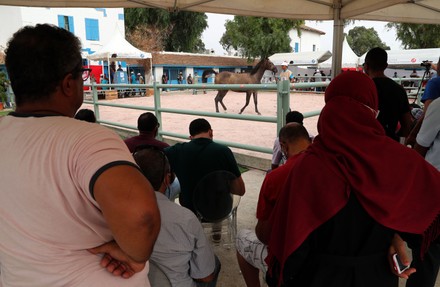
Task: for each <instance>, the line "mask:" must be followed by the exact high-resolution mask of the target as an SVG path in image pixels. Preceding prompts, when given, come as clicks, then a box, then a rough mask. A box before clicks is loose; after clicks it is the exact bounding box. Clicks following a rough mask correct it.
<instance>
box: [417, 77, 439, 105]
mask: <svg viewBox="0 0 440 287" xmlns="http://www.w3.org/2000/svg"><path fill="white" fill-rule="evenodd" d="M439 97H440V77H435V78H432V79H431V80H429V81H428V84H426V87H425V92H424V93H423V96H422V99H421V101H422V103H424V102H425V101H426V100H435V99H437V98H439Z"/></svg>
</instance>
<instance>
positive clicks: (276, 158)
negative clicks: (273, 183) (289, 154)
mask: <svg viewBox="0 0 440 287" xmlns="http://www.w3.org/2000/svg"><path fill="white" fill-rule="evenodd" d="M303 120H304V116H303V114H301V113H300V112H297V111H291V112H288V113H287V114H286V125H287V124H288V123H299V124H301V125H302V124H303ZM285 161H286V158H285V157H284V156H283V154H282V152H281V146H280V141H279V138H276V139H275V141H274V143H273V154H272V170H274V169H276V168H277V167H279V166H280V164H283V163H284V162H285Z"/></svg>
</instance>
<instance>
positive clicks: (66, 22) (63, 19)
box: [58, 15, 75, 33]
mask: <svg viewBox="0 0 440 287" xmlns="http://www.w3.org/2000/svg"><path fill="white" fill-rule="evenodd" d="M58 27H60V28H63V29H65V30H67V31H69V32H71V33H75V31H74V29H73V17H72V16H64V15H58Z"/></svg>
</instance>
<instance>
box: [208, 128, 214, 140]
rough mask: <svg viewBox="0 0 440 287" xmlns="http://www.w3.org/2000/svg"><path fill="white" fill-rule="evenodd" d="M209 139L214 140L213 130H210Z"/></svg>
mask: <svg viewBox="0 0 440 287" xmlns="http://www.w3.org/2000/svg"><path fill="white" fill-rule="evenodd" d="M209 137H210V138H211V139H212V138H214V132H213V131H212V130H209Z"/></svg>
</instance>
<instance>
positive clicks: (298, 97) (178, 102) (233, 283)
mask: <svg viewBox="0 0 440 287" xmlns="http://www.w3.org/2000/svg"><path fill="white" fill-rule="evenodd" d="M215 93H216V92H214V91H210V92H208V94H206V95H205V94H198V95H192V94H191V92H190V91H179V92H168V93H163V94H162V96H161V102H162V106H163V107H169V108H180V109H190V110H205V111H214V97H215ZM244 98H245V95H244V94H239V93H232V92H231V93H229V94H228V95H227V96H226V97H225V100H224V102H225V104H226V106H227V107H228V111H227V112H228V113H238V111H239V110H240V108H241V107H242V106H243V104H244ZM323 98H324V97H323V95H322V94H317V95H316V94H292V97H291V101H290V103H291V108H292V109H293V110H299V111H301V112H308V111H315V110H318V109H320V108H322V107H323V106H324V99H323ZM110 102H118V103H125V104H133V105H146V106H152V105H153V97H139V98H127V99H118V100H113V101H110ZM84 107H88V108H90V106H89V105H84ZM258 107H259V110H260V112H261V113H262V115H265V116H275V115H276V96H275V93H261V92H260V93H259V106H258ZM100 112H101V117H102V118H103V119H106V120H111V121H118V122H121V123H125V124H130V125H136V121H137V118H138V116H139V115H140V114H141V113H142V111H139V110H126V109H119V108H110V107H101V108H100ZM244 114H255V112H254V108H253V104H252V103H251V104H250V106H249V107H248V108H247V109H246V110H245V112H244ZM194 118H195V117H193V116H185V115H176V114H164V115H163V117H162V123H161V124H162V127H163V128H164V129H165V130H167V131H172V132H178V133H183V134H185V133H186V134H187V133H188V124H189V122H190V121H191V120H192V119H194ZM208 120H209V121H210V122H211V125H212V127H213V129H214V137H215V139H221V140H226V141H237V142H241V143H248V144H252V145H259V146H264V147H270V148H271V147H272V144H273V140H274V138H275V136H276V127H275V124H266V123H250V122H245V121H235V120H224V119H215V118H209V119H208ZM316 124H317V117H314V118H309V119H306V120H305V122H304V125H305V126H306V128H307V129H308V131H309V132H310V133H311V134H313V135H316V134H317V129H316ZM241 152H243V151H241ZM245 153H248V154H253V155H257V156H261V157H263V158H269V155H264V154H258V153H253V152H245ZM267 168H269V167H267ZM264 176H265V171H262V170H256V169H251V170H249V171H247V172H245V173H244V174H243V179H244V182H245V184H246V194H245V195H244V196H243V197H242V199H241V202H240V206H239V208H238V229H241V228H251V229H252V228H254V227H255V224H256V219H255V210H256V204H257V201H258V194H259V190H260V187H261V183H262V182H263V179H264ZM214 250H215V252H216V254H217V255H218V256H219V258H220V261H221V262H222V271H221V273H220V277H219V281H218V284H217V286H218V287H241V286H245V283H244V280H243V278H242V276H241V274H240V271H239V268H238V264H237V260H236V257H235V250H234V249H233V248H232V249H227V248H224V247H215V248H214ZM438 281H439V280H438ZM403 286H404V281H403V280H401V282H400V287H403ZM435 286H436V287H440V283H439V282H437V284H436V285H435Z"/></svg>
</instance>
